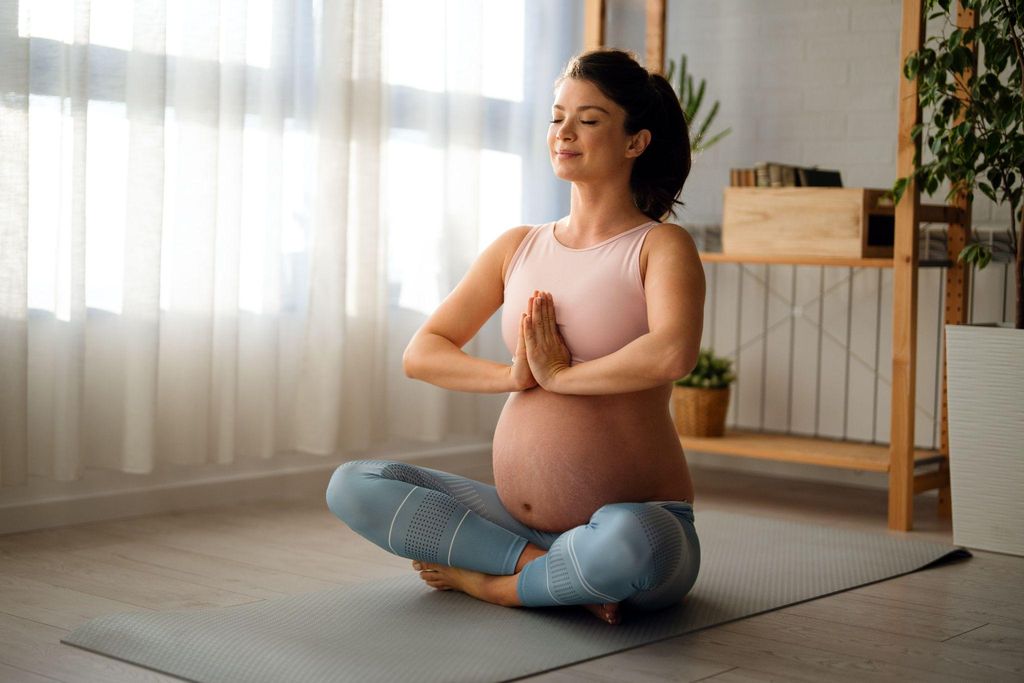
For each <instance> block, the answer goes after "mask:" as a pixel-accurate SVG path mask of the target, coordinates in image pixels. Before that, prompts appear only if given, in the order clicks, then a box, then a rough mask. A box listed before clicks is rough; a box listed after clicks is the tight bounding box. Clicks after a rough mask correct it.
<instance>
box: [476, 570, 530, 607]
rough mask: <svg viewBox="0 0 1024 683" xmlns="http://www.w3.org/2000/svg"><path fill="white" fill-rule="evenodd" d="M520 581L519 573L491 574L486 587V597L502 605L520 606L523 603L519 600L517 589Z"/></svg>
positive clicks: (487, 599) (488, 600)
mask: <svg viewBox="0 0 1024 683" xmlns="http://www.w3.org/2000/svg"><path fill="white" fill-rule="evenodd" d="M518 583H519V575H518V574H512V575H509V576H489V577H488V578H487V582H486V584H485V587H484V591H485V594H486V595H485V597H484V599H485V600H486V601H487V602H491V603H494V604H495V605H501V606H502V607H520V606H522V603H521V602H520V601H519V591H518V590H516V587H517V585H518Z"/></svg>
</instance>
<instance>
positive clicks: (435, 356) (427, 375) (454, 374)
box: [402, 334, 517, 394]
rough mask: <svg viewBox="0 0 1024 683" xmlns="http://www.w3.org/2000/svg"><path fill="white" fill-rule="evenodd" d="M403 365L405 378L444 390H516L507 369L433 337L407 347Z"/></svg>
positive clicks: (439, 337)
mask: <svg viewBox="0 0 1024 683" xmlns="http://www.w3.org/2000/svg"><path fill="white" fill-rule="evenodd" d="M402 364H403V367H404V368H405V374H406V376H408V377H411V378H412V379H418V380H422V381H424V382H428V383H429V384H434V385H436V386H439V387H442V388H444V389H451V390H453V391H467V392H472V393H478V394H500V393H505V392H509V391H516V390H517V389H516V387H515V385H514V383H513V381H512V375H511V366H510V365H504V364H502V363H496V362H494V361H490V360H485V359H483V358H476V357H474V356H470V355H469V354H467V353H465V352H464V351H463V350H462V349H460V348H459V347H457V346H456V345H455V344H453V343H452V342H451V341H449V340H447V339H445V338H444V337H441V336H439V335H436V334H428V335H425V336H423V337H421V338H418V339H417V340H415V342H414V343H412V344H410V345H409V348H408V349H406V351H405V354H404V356H403V357H402Z"/></svg>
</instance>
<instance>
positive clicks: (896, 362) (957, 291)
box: [584, 0, 976, 531]
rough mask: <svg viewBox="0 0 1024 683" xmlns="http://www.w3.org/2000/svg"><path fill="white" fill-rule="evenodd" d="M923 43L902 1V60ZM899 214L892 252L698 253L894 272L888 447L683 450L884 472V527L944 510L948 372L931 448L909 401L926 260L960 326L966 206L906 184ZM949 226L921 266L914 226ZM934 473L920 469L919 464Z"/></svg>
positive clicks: (655, 24) (658, 58)
mask: <svg viewBox="0 0 1024 683" xmlns="http://www.w3.org/2000/svg"><path fill="white" fill-rule="evenodd" d="M665 5H666V2H665V0H647V22H646V24H647V50H646V53H647V67H648V68H649V69H650V70H652V71H657V72H661V71H662V70H663V68H664V46H665V14H666V11H665ZM604 16H605V2H604V0H587V3H586V9H585V22H584V23H585V29H584V46H585V48H586V49H595V48H598V47H601V46H602V45H603V44H604V30H605V20H604ZM957 24H958V26H960V27H961V28H964V29H966V28H969V27H971V26H974V25H975V24H976V19H975V17H974V15H973V13H972V12H967V11H964V10H963V9H962V8H960V7H959V4H958V12H957ZM923 40H924V14H923V0H903V14H902V24H901V37H900V64H901V65H902V64H903V62H904V61H905V60H906V57H907V55H909V54H910V53H911V52H914V51H917V50H919V49H920V48H921V46H922V44H923ZM901 71H902V70H900V72H897V73H894V74H893V76H894V77H895V78H897V79H898V80H899V102H900V108H899V133H898V136H897V140H896V146H897V169H896V171H897V175H898V176H899V177H906V176H909V175H911V173H912V171H913V158H914V152H915V149H916V147H915V143H914V141H913V139H912V137H911V135H910V131H911V129H912V128H913V126H914V125H916V124H917V123H919V122H920V120H921V111H920V107H919V106H918V105H917V83H916V82H915V81H908V80H906V79H905V78H903V75H902V72H901ZM892 212H893V214H894V219H895V240H894V248H893V257H892V258H821V257H808V256H802V255H798V254H793V255H774V256H735V255H729V254H713V253H705V254H702V255H701V256H702V259H703V260H704V261H705V262H706V263H762V264H792V265H817V266H845V267H855V268H862V267H866V268H892V269H893V326H892V401H891V406H892V409H891V416H890V417H891V429H890V443H889V445H888V446H885V445H878V444H864V443H858V442H850V441H838V440H831V439H822V438H809V437H802V436H794V435H791V434H775V433H768V432H753V431H740V430H733V431H728V432H727V433H726V435H725V436H724V437H718V438H689V437H684V438H681V439H680V442H681V443H682V445H683V447H684V448H685V449H690V450H693V451H700V452H706V453H718V454H723V455H734V456H742V457H748V458H761V459H769V460H777V461H785V462H796V463H805V464H814V465H824V466H826V467H838V468H844V469H854V470H861V471H870V472H885V473H888V475H889V512H888V526H889V528H890V529H894V530H899V531H909V530H910V529H911V528H912V526H913V517H912V515H913V497H914V495H915V494H917V493H921V492H923V491H928V490H933V489H938V490H939V510H940V513H942V514H945V515H947V516H948V515H949V514H950V501H949V460H948V452H949V446H948V429H947V413H946V373H945V368H943V372H942V401H941V403H942V441H941V446H942V447H941V449H939V450H937V451H929V450H921V449H917V448H915V447H914V403H915V382H916V377H915V370H916V353H917V349H916V345H917V271H918V268H919V267H922V266H923V265H938V266H944V267H947V272H946V288H945V297H946V301H945V305H946V306H945V307H946V313H945V323H946V324H961V323H964V322H966V315H967V311H966V308H967V307H966V306H965V305H964V303H965V301H966V299H967V287H968V280H967V278H968V274H969V271H968V270H967V269H965V268H964V267H963V265H961V264H959V263H958V262H957V260H956V255H957V254H958V253H959V251H960V249H962V248H963V246H964V244H966V242H967V239H968V237H969V233H970V204H969V202H968V201H967V198H966V197H960V198H958V199H957V201H956V202H954V203H953V204H951V205H949V206H922V205H921V197H920V190H919V188H917V187H916V184H915V183H913V182H911V183H910V184H909V185H908V186H907V188H906V190H905V195H904V198H903V200H902V201H901V202H900V204H899V205H898V206H896V207H895V208H894V209H892ZM940 221H941V222H947V223H948V225H949V232H948V240H947V242H948V260H947V261H945V262H941V263H929V264H922V263H921V262H919V260H918V242H917V239H918V227H919V225H920V224H921V223H923V222H940ZM935 465H937V466H938V467H937V469H934V470H932V471H927V472H919V471H917V470H918V468H920V467H924V466H935Z"/></svg>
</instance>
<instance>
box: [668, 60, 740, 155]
mask: <svg viewBox="0 0 1024 683" xmlns="http://www.w3.org/2000/svg"><path fill="white" fill-rule="evenodd" d="M675 72H676V63H675V62H674V61H672V60H671V59H670V60H668V71H667V72H666V73H665V80H667V81H668V82H669V83H671V84H672V87H673V89H674V90H675V91H676V96H677V97H678V98H679V105H680V106H681V107H682V108H683V116H685V117H686V124H687V125H688V126H689V127H690V149H691V151H692V153H693V154H695V155H697V154H700V153H701V152H703V151H704V150H706V149H708V148H709V147H711V145H713V144H715V143H716V142H718V141H719V140H721V139H722V138H724V137H725V136H726V135H728V134H729V133H730V132H731V131H732V128H726V129H725V130H723V131H721V132H720V133H716V134H715V135H713V136H711V137H708V136H707V134H708V128H710V127H711V122H712V121H714V120H715V116H716V115H717V114H718V100H715V102H714V104H712V105H711V111H710V112H708V114H707V116H705V117H704V122H703V123H701V124H700V125H699V126H697V127H696V128H694V125H693V122H694V121H695V120H696V119H697V111H698V110H699V109H700V105H701V103H702V102H703V101H704V89H705V88H706V87H707V82H706V81H705V79H703V78H702V79H700V85H699V86H697V88H696V89H694V87H693V76H690V75H689V74H687V73H686V55H685V54H684V55H680V57H679V78H678V80H677V81H676V82H673V78H675Z"/></svg>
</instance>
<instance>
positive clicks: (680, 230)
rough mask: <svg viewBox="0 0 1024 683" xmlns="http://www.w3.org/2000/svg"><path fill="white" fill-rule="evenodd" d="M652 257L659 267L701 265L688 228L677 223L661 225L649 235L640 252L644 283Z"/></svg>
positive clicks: (641, 272)
mask: <svg viewBox="0 0 1024 683" xmlns="http://www.w3.org/2000/svg"><path fill="white" fill-rule="evenodd" d="M652 257H653V258H654V259H655V262H656V263H657V264H659V265H660V264H665V265H669V264H673V265H676V266H679V265H685V264H694V265H699V264H700V254H699V253H698V251H697V245H696V243H695V242H694V241H693V237H692V236H691V235H690V233H689V232H687V230H686V228H684V227H682V226H680V225H676V224H675V223H660V224H659V225H656V226H654V227H653V228H651V229H650V231H649V232H648V233H647V239H646V240H645V241H644V245H643V248H642V249H641V251H640V274H641V279H642V280H643V281H644V282H646V278H647V267H648V265H649V264H650V262H651V258H652Z"/></svg>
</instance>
